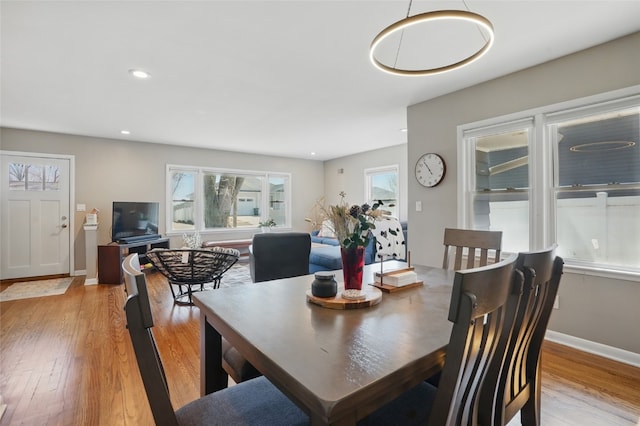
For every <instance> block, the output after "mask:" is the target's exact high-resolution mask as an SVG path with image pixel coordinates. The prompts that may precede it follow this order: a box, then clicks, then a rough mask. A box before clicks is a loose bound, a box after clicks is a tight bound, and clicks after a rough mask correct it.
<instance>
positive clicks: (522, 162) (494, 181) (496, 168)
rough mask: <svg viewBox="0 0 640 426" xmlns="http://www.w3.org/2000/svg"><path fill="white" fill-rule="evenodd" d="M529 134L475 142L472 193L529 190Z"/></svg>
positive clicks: (495, 136)
mask: <svg viewBox="0 0 640 426" xmlns="http://www.w3.org/2000/svg"><path fill="white" fill-rule="evenodd" d="M528 144H529V132H528V131H527V130H519V131H516V132H510V133H502V134H496V135H490V136H484V137H480V138H478V139H477V141H476V190H478V191H483V190H493V189H515V188H528V187H529V148H528Z"/></svg>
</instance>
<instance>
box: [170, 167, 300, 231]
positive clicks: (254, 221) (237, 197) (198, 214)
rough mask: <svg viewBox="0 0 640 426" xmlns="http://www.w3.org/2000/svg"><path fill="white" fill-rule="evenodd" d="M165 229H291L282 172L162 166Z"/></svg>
mask: <svg viewBox="0 0 640 426" xmlns="http://www.w3.org/2000/svg"><path fill="white" fill-rule="evenodd" d="M167 180H168V185H167V188H168V189H167V192H168V194H167V200H170V201H169V202H170V206H169V208H168V209H167V211H168V214H167V221H168V226H167V229H168V232H185V231H209V230H211V231H215V230H224V229H227V230H228V229H251V228H257V227H258V224H259V223H260V222H264V221H266V220H268V219H273V220H274V221H275V223H276V224H277V225H278V226H282V227H290V226H291V224H290V205H291V202H290V199H291V195H290V194H291V191H290V181H291V176H290V175H289V174H287V173H271V172H257V171H244V170H227V169H213V168H195V167H184V166H172V165H169V166H167Z"/></svg>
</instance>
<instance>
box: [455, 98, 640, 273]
mask: <svg viewBox="0 0 640 426" xmlns="http://www.w3.org/2000/svg"><path fill="white" fill-rule="evenodd" d="M460 130H461V132H460V135H461V137H460V142H459V143H460V150H459V152H460V154H461V158H460V161H459V163H460V166H461V167H463V168H464V167H465V166H466V169H467V170H468V171H467V172H463V173H464V175H465V176H464V179H463V180H462V185H461V188H460V189H461V193H460V197H459V200H460V202H461V203H462V205H461V212H462V217H461V219H462V220H463V222H464V223H463V224H462V226H464V227H468V228H473V229H489V230H502V231H503V250H504V251H505V252H517V251H525V250H535V249H540V248H543V247H545V246H548V245H550V244H552V243H557V244H558V251H557V252H558V254H559V255H560V256H562V257H563V258H564V260H565V262H566V263H567V264H569V265H574V266H581V267H585V268H593V269H604V270H612V271H620V272H632V273H638V272H640V220H638V217H640V94H638V93H637V89H636V92H635V93H633V94H631V95H627V96H625V97H619V98H617V99H606V97H605V96H604V95H601V96H600V97H598V102H595V101H594V100H593V98H592V99H587V100H582V101H575V102H568V103H565V104H563V105H562V106H561V107H558V106H553V107H551V106H550V107H547V108H540V109H538V110H536V111H530V112H525V113H522V114H519V115H518V116H517V117H515V118H514V117H510V120H509V121H502V120H500V119H495V120H489V121H487V122H483V123H480V124H479V125H476V126H473V125H472V126H462V127H461V129H460Z"/></svg>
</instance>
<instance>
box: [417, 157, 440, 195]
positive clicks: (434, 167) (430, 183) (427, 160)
mask: <svg viewBox="0 0 640 426" xmlns="http://www.w3.org/2000/svg"><path fill="white" fill-rule="evenodd" d="M446 171H447V166H446V164H445V163H444V159H443V158H442V157H441V156H439V155H438V154H434V153H428V154H424V155H423V156H422V157H420V158H419V159H418V162H417V163H416V170H415V174H416V179H417V180H418V182H419V183H420V185H422V186H426V187H427V188H433V187H434V186H436V185H437V184H439V183H440V182H442V179H443V178H444V174H445V172H446Z"/></svg>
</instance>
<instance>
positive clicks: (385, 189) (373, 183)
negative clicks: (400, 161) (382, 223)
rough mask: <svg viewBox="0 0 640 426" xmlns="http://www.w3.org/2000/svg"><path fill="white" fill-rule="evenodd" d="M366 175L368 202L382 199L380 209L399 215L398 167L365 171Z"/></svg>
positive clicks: (395, 215)
mask: <svg viewBox="0 0 640 426" xmlns="http://www.w3.org/2000/svg"><path fill="white" fill-rule="evenodd" d="M365 173H366V175H367V180H368V182H367V190H368V193H367V200H366V202H368V203H373V202H376V201H382V202H383V207H382V209H384V210H386V211H388V212H389V214H391V216H393V217H399V211H398V205H399V192H398V167H397V166H392V167H385V168H381V169H378V170H376V169H370V170H366V171H365Z"/></svg>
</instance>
